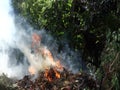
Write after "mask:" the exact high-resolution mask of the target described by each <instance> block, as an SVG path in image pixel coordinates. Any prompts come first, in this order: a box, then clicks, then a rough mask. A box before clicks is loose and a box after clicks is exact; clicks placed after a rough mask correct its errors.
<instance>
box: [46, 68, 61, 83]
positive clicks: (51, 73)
mask: <svg viewBox="0 0 120 90" xmlns="http://www.w3.org/2000/svg"><path fill="white" fill-rule="evenodd" d="M44 76H45V77H46V78H47V79H48V81H50V82H51V81H53V80H55V79H58V78H60V73H59V72H58V71H57V69H55V68H50V69H46V71H45V74H44Z"/></svg>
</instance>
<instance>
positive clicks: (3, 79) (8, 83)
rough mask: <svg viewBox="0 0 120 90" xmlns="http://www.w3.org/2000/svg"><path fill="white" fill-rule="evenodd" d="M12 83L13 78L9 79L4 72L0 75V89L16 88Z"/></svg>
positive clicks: (9, 89) (10, 89)
mask: <svg viewBox="0 0 120 90" xmlns="http://www.w3.org/2000/svg"><path fill="white" fill-rule="evenodd" d="M12 84H13V80H11V79H9V78H8V77H7V76H6V75H5V74H3V75H1V76H0V90H16V89H15V88H14V87H13V85H12Z"/></svg>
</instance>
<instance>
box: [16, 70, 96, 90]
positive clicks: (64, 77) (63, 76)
mask: <svg viewBox="0 0 120 90" xmlns="http://www.w3.org/2000/svg"><path fill="white" fill-rule="evenodd" d="M46 72H47V73H46ZM30 77H31V76H25V77H24V78H23V79H21V80H19V81H17V83H16V85H17V87H16V88H17V90H24V89H25V90H83V89H85V88H86V87H87V88H88V90H97V89H98V84H97V81H96V80H94V79H93V78H92V76H91V75H89V74H86V73H76V74H73V73H71V72H70V71H67V70H66V69H65V68H64V70H63V72H61V73H60V78H59V75H58V77H57V75H56V72H55V71H54V69H53V68H50V69H49V70H47V71H45V72H40V73H39V77H38V78H36V79H35V80H34V81H32V80H31V78H30Z"/></svg>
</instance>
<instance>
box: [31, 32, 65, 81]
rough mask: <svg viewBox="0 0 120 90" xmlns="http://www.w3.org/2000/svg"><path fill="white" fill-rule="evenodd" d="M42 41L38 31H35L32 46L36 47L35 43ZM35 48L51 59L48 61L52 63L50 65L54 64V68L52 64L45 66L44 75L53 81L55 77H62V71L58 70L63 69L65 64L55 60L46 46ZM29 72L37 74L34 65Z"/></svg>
mask: <svg viewBox="0 0 120 90" xmlns="http://www.w3.org/2000/svg"><path fill="white" fill-rule="evenodd" d="M40 41H41V37H40V36H39V35H37V34H36V33H34V34H33V35H32V48H33V47H35V45H39V43H40ZM35 49H36V50H35V51H38V52H39V53H41V55H42V56H43V57H46V58H47V59H48V60H49V61H48V63H50V65H51V66H52V68H50V65H49V67H45V74H44V76H45V77H46V78H47V79H48V81H52V80H54V79H57V78H60V72H58V70H63V66H62V65H61V63H60V61H54V58H53V56H52V53H51V52H50V50H48V49H47V48H46V47H41V48H35ZM36 53H37V52H36ZM49 68H50V69H49ZM29 72H30V73H31V74H35V72H36V70H35V69H34V67H29Z"/></svg>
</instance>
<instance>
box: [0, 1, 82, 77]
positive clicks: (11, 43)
mask: <svg viewBox="0 0 120 90" xmlns="http://www.w3.org/2000/svg"><path fill="white" fill-rule="evenodd" d="M0 11H1V13H0V74H2V73H4V74H6V75H7V76H8V77H16V78H22V77H23V76H24V75H26V74H29V69H32V68H34V70H35V71H34V72H35V73H37V72H38V71H39V70H44V68H45V67H50V66H51V65H53V66H54V64H55V63H53V62H51V61H50V59H51V60H52V59H54V60H55V61H57V60H58V59H60V60H61V62H62V64H63V65H65V66H66V67H67V68H69V69H70V70H72V69H73V68H74V63H73V62H72V61H71V60H72V59H75V58H74V57H76V54H75V53H74V52H72V51H71V50H70V49H69V48H68V47H65V49H64V51H61V52H60V53H58V52H57V48H58V45H57V44H56V42H55V41H54V39H53V38H52V37H51V36H50V35H49V34H47V33H46V32H45V30H39V31H38V30H34V29H33V28H32V27H30V26H29V25H28V24H27V23H26V22H25V20H24V19H23V18H20V17H17V16H15V14H14V12H13V9H12V7H11V2H10V0H3V1H1V3H0ZM34 33H37V34H38V35H39V36H40V37H42V38H41V42H40V45H39V49H40V50H41V49H44V51H46V50H48V51H46V52H47V53H48V54H52V56H53V58H51V57H49V56H47V55H46V56H44V55H42V52H41V51H40V53H38V54H35V53H34V52H33V53H32V48H31V44H32V35H33V34H34ZM66 48H67V49H66ZM49 51H50V52H51V53H49ZM46 52H45V53H46ZM78 58H79V59H80V57H76V59H75V60H77V59H78ZM79 61H80V60H79ZM76 62H78V61H76ZM71 63H72V64H71ZM80 63H81V62H80ZM75 66H76V67H77V65H75ZM78 66H79V65H78ZM74 71H78V69H74Z"/></svg>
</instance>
